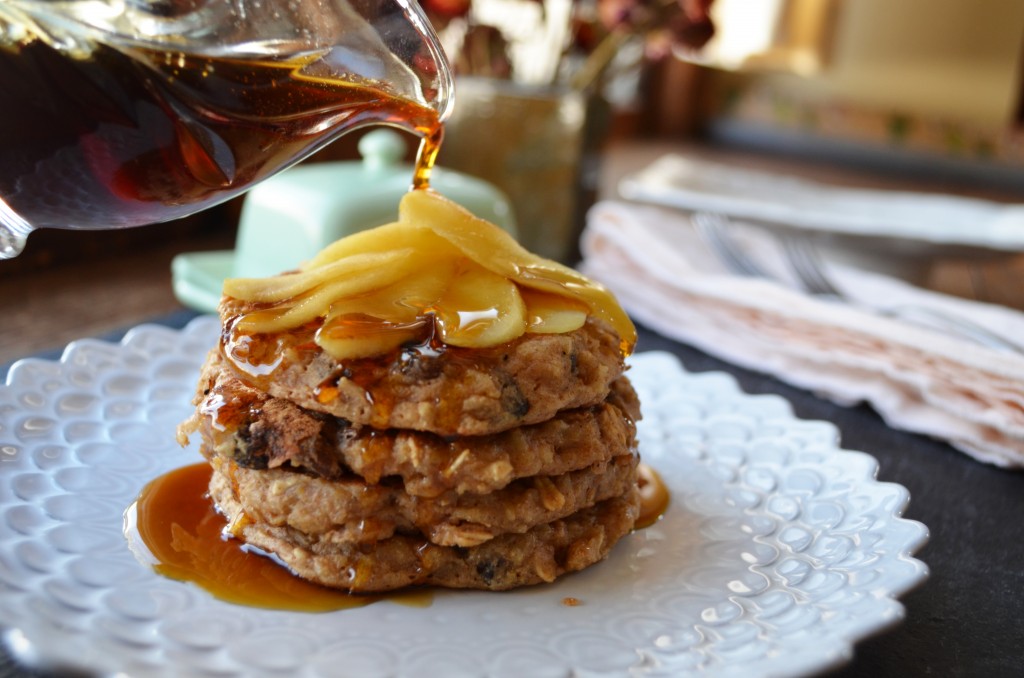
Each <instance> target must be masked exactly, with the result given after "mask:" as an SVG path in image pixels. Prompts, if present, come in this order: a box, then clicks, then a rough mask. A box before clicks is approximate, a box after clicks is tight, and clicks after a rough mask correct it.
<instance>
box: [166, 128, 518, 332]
mask: <svg viewBox="0 0 1024 678" xmlns="http://www.w3.org/2000/svg"><path fill="white" fill-rule="evenodd" d="M359 152H360V154H361V155H362V161H343V162H319V163H306V164H301V165H297V166H295V167H292V168H291V169H289V170H286V171H285V172H282V173H281V174H278V175H276V176H274V177H271V178H269V179H267V180H266V181H264V182H262V183H261V184H259V185H257V186H255V187H254V188H253V189H252V190H250V191H249V193H248V194H247V195H246V198H245V202H244V203H243V205H242V213H241V218H240V220H239V226H238V235H237V237H236V241H235V249H234V250H227V251H216V252H196V253H187V254H180V255H178V256H177V257H175V259H174V261H173V262H172V265H171V274H172V281H173V288H174V294H175V296H176V297H177V298H178V300H179V301H180V302H181V303H182V304H184V305H185V306H188V307H190V308H192V309H195V310H198V311H203V312H213V311H215V310H216V308H217V304H218V302H219V301H220V296H221V287H222V286H223V282H224V279H225V278H228V277H262V276H268V275H276V274H278V273H281V272H282V271H287V270H290V269H294V268H296V267H297V266H298V265H300V264H301V263H302V262H303V261H305V260H307V259H309V258H311V257H312V256H313V255H315V254H316V253H317V252H319V251H320V250H321V249H323V248H324V247H326V246H327V245H329V244H330V243H332V242H334V241H335V240H338V239H340V238H343V237H345V236H348V235H351V234H353V233H356V232H358V231H361V230H365V229H367V228H373V227H375V226H380V225H382V224H386V223H390V222H393V221H395V220H396V219H397V218H398V204H399V201H400V200H401V198H402V196H403V195H404V194H405V193H406V192H408V190H409V185H410V181H411V178H412V174H413V167H412V165H411V164H407V163H403V162H401V158H402V156H403V155H404V154H405V142H404V141H403V140H402V138H401V137H400V136H399V135H398V133H397V132H394V131H392V130H389V129H380V130H375V131H373V132H370V133H369V134H367V135H366V136H364V137H363V138H362V139H361V140H360V143H359ZM430 185H431V188H433V189H434V190H436V191H437V192H439V193H441V194H443V195H444V196H446V197H448V198H449V199H451V200H453V201H455V202H457V203H459V204H461V205H463V206H464V207H465V208H466V209H468V210H469V211H470V212H472V213H473V214H475V215H477V216H478V217H481V218H483V219H486V220H487V221H490V222H492V223H494V224H496V225H498V226H500V227H502V228H504V229H505V230H507V231H508V232H510V233H511V234H512V235H516V224H515V218H514V215H513V213H512V208H511V205H510V203H509V200H508V198H507V197H506V196H505V195H504V194H503V193H502V192H501V191H499V190H498V189H497V188H495V187H494V186H493V185H492V184H489V183H488V182H485V181H483V180H480V179H476V178H474V177H470V176H468V175H465V174H462V173H459V172H455V171H452V170H446V169H444V168H442V167H435V168H434V170H433V172H432V173H431V179H430ZM396 244H397V243H396Z"/></svg>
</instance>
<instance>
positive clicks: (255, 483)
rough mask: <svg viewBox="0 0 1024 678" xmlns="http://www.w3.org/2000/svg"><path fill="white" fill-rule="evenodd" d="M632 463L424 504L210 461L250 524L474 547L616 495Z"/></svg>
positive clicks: (334, 537)
mask: <svg viewBox="0 0 1024 678" xmlns="http://www.w3.org/2000/svg"><path fill="white" fill-rule="evenodd" d="M637 463H638V459H637V457H636V456H635V455H622V456H619V457H614V458H613V459H610V460H608V461H602V462H598V463H596V464H593V465H592V466H588V467H586V468H583V469H580V470H578V471H571V472H569V473H565V474H562V475H559V476H533V477H530V478H521V479H519V480H517V481H515V482H513V483H512V484H510V485H508V486H507V487H505V488H504V489H501V490H498V491H495V492H490V493H488V494H461V495H458V494H455V493H447V494H443V495H441V496H439V497H435V498H431V499H427V498H423V497H412V496H410V495H408V494H406V493H405V492H404V491H403V490H402V487H401V485H400V484H387V485H375V484H369V483H367V482H365V481H364V480H363V479H362V478H359V477H358V476H351V477H348V478H343V479H336V480H325V479H323V478H317V477H315V476H311V475H308V474H305V473H299V472H295V471H288V470H284V469H263V470H259V471H254V470H252V469H246V468H241V467H238V466H237V465H235V464H234V463H232V462H229V461H226V460H223V459H220V458H214V459H213V460H212V465H213V468H214V473H215V475H219V476H223V477H225V478H227V480H228V482H230V483H231V485H232V487H233V488H234V493H235V497H236V499H238V501H239V504H240V505H241V507H242V510H244V512H245V514H246V516H247V519H248V520H251V521H253V522H256V523H261V524H266V525H270V526H284V525H287V526H288V527H292V528H295V529H296V530H298V531H300V532H303V533H306V534H307V535H311V536H316V538H317V539H318V540H320V541H322V542H324V543H344V542H372V541H378V540H381V539H387V538H389V537H391V536H393V535H394V534H396V533H419V534H422V535H424V536H425V537H426V538H427V539H428V540H429V541H430V542H432V543H434V544H439V545H441V546H477V545H479V544H482V543H483V542H485V541H488V540H490V539H493V538H494V537H496V536H498V535H500V534H505V533H522V532H526V531H527V530H529V529H530V528H532V527H535V526H536V525H539V524H542V523H548V522H551V521H553V520H557V519H559V518H564V517H566V516H568V515H570V514H572V513H575V512H576V511H579V510H581V509H584V508H587V507H589V506H593V505H594V504H595V503H597V502H599V501H603V500H605V499H609V498H611V497H618V496H622V495H623V494H625V493H627V492H628V491H629V490H630V489H631V488H632V487H635V486H636V484H637V479H636V466H637Z"/></svg>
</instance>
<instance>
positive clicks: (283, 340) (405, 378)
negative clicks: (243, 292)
mask: <svg viewBox="0 0 1024 678" xmlns="http://www.w3.org/2000/svg"><path fill="white" fill-rule="evenodd" d="M220 310H221V317H222V320H223V322H224V331H223V338H222V341H221V343H220V345H219V346H218V347H217V348H215V349H214V350H213V351H212V352H211V353H210V356H209V358H208V360H207V362H206V364H205V366H204V368H203V371H202V375H201V378H200V383H199V389H198V392H197V395H196V398H195V404H196V406H197V407H196V411H195V414H194V415H193V416H192V417H191V418H190V419H189V420H188V421H187V422H185V423H184V424H183V425H182V428H181V434H182V437H183V438H184V437H186V436H187V435H188V434H190V433H192V432H196V431H198V432H199V434H200V435H201V439H202V443H201V450H202V453H203V455H204V456H205V457H206V458H207V459H208V460H209V462H210V464H211V465H212V468H213V477H212V481H211V484H210V493H211V496H212V498H213V500H214V501H215V503H216V505H217V507H218V508H219V510H220V511H222V512H223V513H224V514H225V516H226V517H227V519H228V520H229V530H230V531H231V533H232V534H234V535H235V536H236V537H238V538H239V539H241V540H243V541H245V542H246V543H248V544H250V545H252V546H255V547H257V548H259V549H262V550H264V551H266V552H269V553H272V554H275V555H276V556H277V557H279V558H280V559H281V560H282V561H283V562H284V563H285V564H287V566H288V567H290V568H291V569H292V570H293V571H294V572H295V573H296V574H298V575H299V576H301V577H303V578H305V579H309V580H312V581H315V582H318V583H321V584H324V585H327V586H331V587H336V588H341V589H346V590H349V591H352V592H376V591H386V590H392V589H397V588H401V587H404V586H408V585H412V584H432V585H438V586H445V587H455V588H474V589H491V590H502V589H509V588H513V587H517V586H523V585H529V584H536V583H540V582H550V581H553V580H554V579H555V578H556V577H558V576H560V575H562V574H563V573H566V572H571V571H576V570H580V569H582V568H584V567H587V566H589V565H591V564H593V563H595V562H598V561H600V560H601V559H603V558H604V557H605V556H606V555H607V554H608V552H609V551H610V549H611V548H612V546H613V545H614V544H615V543H616V542H617V541H618V540H619V539H620V538H621V537H622V536H623V535H625V534H627V533H628V532H629V531H630V530H631V529H632V528H633V526H634V522H635V520H636V517H637V513H638V510H639V509H638V507H639V498H638V492H637V465H638V461H639V459H638V456H637V453H636V440H635V432H636V431H635V420H636V419H638V418H639V403H638V401H637V398H636V394H635V393H634V391H633V389H632V387H631V386H630V384H629V382H628V380H627V379H626V377H624V376H623V371H624V364H623V357H622V350H621V345H622V340H621V338H620V337H619V336H618V335H617V334H616V333H615V332H614V331H613V330H612V329H611V328H610V326H609V325H607V324H606V323H604V322H603V321H601V320H598V319H596V318H593V317H591V318H588V319H587V321H586V323H585V324H584V325H583V326H582V327H580V328H579V329H577V330H574V331H572V332H567V333H562V334H529V333H528V334H525V335H522V336H521V337H520V338H518V339H516V340H514V341H511V342H508V343H504V344H501V345H498V346H492V347H487V348H460V347H455V346H446V345H441V344H438V343H437V342H436V341H434V340H432V338H431V337H430V336H424V337H423V341H422V342H419V343H416V342H412V343H408V344H405V345H403V346H402V347H400V348H398V349H394V350H391V351H389V352H388V353H386V354H384V355H379V356H376V357H371V358H361V359H350V360H344V361H339V360H337V359H335V358H332V357H331V356H330V355H328V354H327V353H326V352H325V351H323V350H322V349H320V348H319V347H318V346H317V345H316V343H315V342H314V341H312V337H313V334H312V333H313V332H315V329H316V328H315V327H309V326H307V327H303V328H300V329H298V330H292V331H288V332H282V333H279V334H252V335H246V334H243V333H241V332H239V331H238V330H237V328H236V327H235V323H236V320H237V318H239V317H240V316H242V315H244V314H245V313H247V312H251V311H252V310H253V307H252V306H251V305H249V304H247V302H241V301H238V300H235V299H232V298H230V297H225V298H224V300H223V302H222V304H221V309H220Z"/></svg>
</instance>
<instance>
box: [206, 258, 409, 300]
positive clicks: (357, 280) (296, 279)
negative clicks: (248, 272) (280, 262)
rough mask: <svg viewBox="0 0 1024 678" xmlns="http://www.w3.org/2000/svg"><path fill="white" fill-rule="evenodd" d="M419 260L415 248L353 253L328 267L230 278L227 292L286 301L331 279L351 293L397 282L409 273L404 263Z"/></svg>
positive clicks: (225, 289)
mask: <svg viewBox="0 0 1024 678" xmlns="http://www.w3.org/2000/svg"><path fill="white" fill-rule="evenodd" d="M416 261H418V254H417V252H416V250H415V249H414V248H411V247H398V248H395V249H392V250H391V251H389V252H371V253H365V254H359V255H353V256H351V257H348V258H346V259H343V260H339V261H335V262H330V263H329V264H328V265H326V266H322V267H319V268H315V269H309V270H306V271H301V272H298V273H284V274H282V275H277V276H272V277H268V278H228V279H227V280H225V281H224V293H225V294H227V295H228V296H230V297H234V298H235V299H240V300H242V301H252V302H257V303H262V302H284V301H287V300H290V299H295V298H297V297H299V296H301V295H303V294H306V293H309V292H310V291H312V290H314V289H316V288H317V287H320V286H323V285H325V284H327V283H330V282H332V281H338V280H344V281H346V282H347V283H348V287H347V288H346V289H350V290H351V291H350V292H348V293H349V294H359V293H360V291H361V289H365V290H369V289H373V287H374V286H380V285H381V284H384V285H386V284H388V283H389V282H394V281H395V280H397V279H398V278H401V277H402V276H404V275H406V274H407V271H403V270H402V267H403V265H407V264H409V263H410V262H416Z"/></svg>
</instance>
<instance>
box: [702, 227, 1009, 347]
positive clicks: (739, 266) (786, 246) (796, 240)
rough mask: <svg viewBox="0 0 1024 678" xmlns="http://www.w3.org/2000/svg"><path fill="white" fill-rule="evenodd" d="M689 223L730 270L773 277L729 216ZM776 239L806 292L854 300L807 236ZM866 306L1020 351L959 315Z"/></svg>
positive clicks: (903, 306)
mask: <svg viewBox="0 0 1024 678" xmlns="http://www.w3.org/2000/svg"><path fill="white" fill-rule="evenodd" d="M693 223H694V226H695V227H696V230H697V233H698V235H699V236H700V237H701V238H702V239H703V240H704V242H705V243H706V244H707V245H708V247H709V248H710V249H711V250H712V251H713V252H714V253H715V254H717V255H718V257H719V258H720V259H721V261H722V263H723V264H724V265H725V267H726V268H727V269H729V271H730V272H732V273H734V274H736V275H742V276H747V277H755V278H775V276H773V275H771V274H770V273H768V272H767V271H766V270H765V269H764V268H763V267H762V266H761V265H759V264H758V263H757V262H755V261H754V260H753V259H752V258H751V257H750V255H749V254H747V252H746V251H744V250H743V248H741V247H740V246H739V244H738V243H737V242H736V240H735V239H734V238H733V237H732V234H731V233H729V228H730V225H731V224H730V221H729V219H727V218H726V217H724V216H723V215H720V214H712V213H707V212H701V213H697V214H695V215H694V216H693ZM779 242H780V244H781V245H782V252H783V254H784V255H785V258H786V261H787V263H788V264H789V267H790V270H791V271H792V272H793V274H794V275H795V276H796V278H797V280H798V281H799V282H800V285H801V287H803V289H804V290H805V291H806V292H807V293H808V294H811V295H812V296H816V297H821V298H823V299H831V300H834V301H838V302H844V303H856V302H853V301H852V300H850V299H849V298H848V297H847V296H846V295H844V294H843V293H842V292H841V291H840V290H839V288H837V287H836V286H835V284H833V283H832V280H831V279H830V278H829V276H828V273H827V272H826V270H825V265H824V262H823V261H822V259H821V254H820V253H819V252H818V250H817V248H816V247H814V245H813V243H811V242H810V241H809V240H808V239H807V238H804V237H800V236H794V235H783V236H779ZM870 310H871V311H873V312H874V313H877V314H878V315H881V316H885V317H889V318H894V319H898V320H905V321H907V322H912V323H915V324H918V325H923V326H925V327H929V328H931V329H938V330H943V331H946V332H949V333H951V334H955V335H957V336H959V337H961V338H963V339H967V340H969V341H973V342H974V343H976V344H980V345H982V346H987V347H988V348H993V349H997V350H1001V351H1011V352H1015V353H1024V349H1022V347H1021V346H1019V345H1017V344H1014V343H1011V342H1009V341H1007V340H1006V339H1004V338H1003V337H1000V336H999V335H997V334H995V333H994V332H992V331H991V330H989V329H987V328H985V327H982V326H981V325H979V324H977V323H976V322H974V321H972V320H970V319H968V318H965V317H963V316H959V315H954V314H951V313H947V312H943V311H938V310H936V309H933V308H928V307H925V306H919V305H911V304H901V305H898V306H890V307H883V308H876V307H871V308H870Z"/></svg>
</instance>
